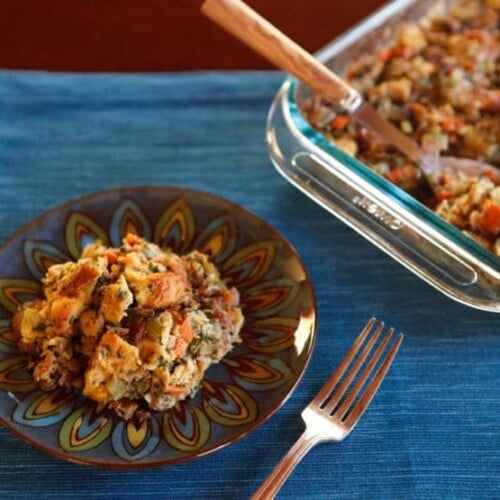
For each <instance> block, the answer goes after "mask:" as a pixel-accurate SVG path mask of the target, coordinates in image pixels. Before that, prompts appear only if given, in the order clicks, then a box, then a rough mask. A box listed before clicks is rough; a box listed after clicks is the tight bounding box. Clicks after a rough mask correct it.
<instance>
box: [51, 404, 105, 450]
mask: <svg viewBox="0 0 500 500" xmlns="http://www.w3.org/2000/svg"><path fill="white" fill-rule="evenodd" d="M112 428H113V421H112V420H111V418H110V417H109V416H106V415H96V414H95V412H94V411H93V410H92V409H91V408H90V407H88V406H84V407H81V408H78V409H77V410H75V411H74V412H73V413H71V415H69V416H68V417H67V418H66V419H65V420H64V423H63V424H62V426H61V428H60V429H59V444H60V446H61V448H63V449H64V450H66V451H70V452H78V451H87V450H91V449H92V448H96V447H97V446H99V445H100V444H101V443H103V442H104V441H105V440H106V439H107V438H108V437H109V435H110V433H111V430H112Z"/></svg>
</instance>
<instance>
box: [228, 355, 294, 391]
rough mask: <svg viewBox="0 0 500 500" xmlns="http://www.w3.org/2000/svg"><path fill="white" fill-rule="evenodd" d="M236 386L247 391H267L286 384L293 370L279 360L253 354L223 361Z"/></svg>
mask: <svg viewBox="0 0 500 500" xmlns="http://www.w3.org/2000/svg"><path fill="white" fill-rule="evenodd" d="M223 363H224V364H225V365H226V366H227V368H228V371H229V373H230V374H231V375H232V376H233V378H234V380H235V382H236V383H237V384H238V386H240V387H242V388H244V389H246V390H247V391H268V390H270V389H275V388H276V387H279V386H281V385H283V384H284V383H286V382H287V381H288V380H289V379H290V378H291V377H292V376H293V370H291V369H290V367H289V366H288V365H287V364H286V363H285V362H284V361H283V360H281V359H279V358H271V357H269V356H265V355H259V354H254V355H250V356H238V357H237V358H227V359H224V360H223Z"/></svg>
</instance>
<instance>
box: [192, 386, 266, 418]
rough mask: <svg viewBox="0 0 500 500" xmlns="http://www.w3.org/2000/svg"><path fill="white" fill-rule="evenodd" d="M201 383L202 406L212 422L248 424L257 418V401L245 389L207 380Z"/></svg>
mask: <svg viewBox="0 0 500 500" xmlns="http://www.w3.org/2000/svg"><path fill="white" fill-rule="evenodd" d="M202 385H203V392H202V398H203V408H204V410H205V412H206V414H207V415H208V417H209V418H210V419H211V420H213V421H214V422H217V423H218V424H221V425H225V426H228V427H233V426H236V425H243V424H248V423H250V422H253V421H254V420H255V419H256V418H257V413H258V406H257V403H256V401H255V400H254V399H253V397H252V396H251V395H250V394H249V393H248V392H246V391H245V390H243V389H241V388H240V387H238V386H236V385H231V384H212V383H210V382H208V381H205V382H203V383H202Z"/></svg>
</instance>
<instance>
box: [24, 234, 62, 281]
mask: <svg viewBox="0 0 500 500" xmlns="http://www.w3.org/2000/svg"><path fill="white" fill-rule="evenodd" d="M23 254H24V260H25V262H26V265H27V266H28V267H29V270H30V273H31V275H32V276H33V277H34V278H36V279H39V280H41V279H42V278H43V277H44V276H45V274H46V273H47V271H48V269H49V267H50V266H53V265H54V264H59V263H61V262H67V261H68V260H70V257H69V255H67V254H66V253H64V252H62V251H61V250H59V248H57V247H55V246H54V245H52V244H50V243H47V242H44V241H37V240H26V241H25V242H24V244H23Z"/></svg>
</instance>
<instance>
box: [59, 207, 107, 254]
mask: <svg viewBox="0 0 500 500" xmlns="http://www.w3.org/2000/svg"><path fill="white" fill-rule="evenodd" d="M65 238H66V247H67V248H68V251H69V253H70V254H71V256H72V257H73V258H74V259H78V258H79V257H80V255H81V253H82V250H83V249H84V248H85V246H86V245H88V244H89V243H93V242H95V241H96V240H101V241H102V243H103V244H104V245H109V238H108V236H107V234H106V232H105V231H103V229H102V228H100V227H99V226H98V225H97V223H96V222H95V221H93V220H92V219H91V218H90V217H88V216H87V215H85V214H83V213H81V212H72V213H71V215H70V216H69V217H68V222H67V223H66V234H65Z"/></svg>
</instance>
